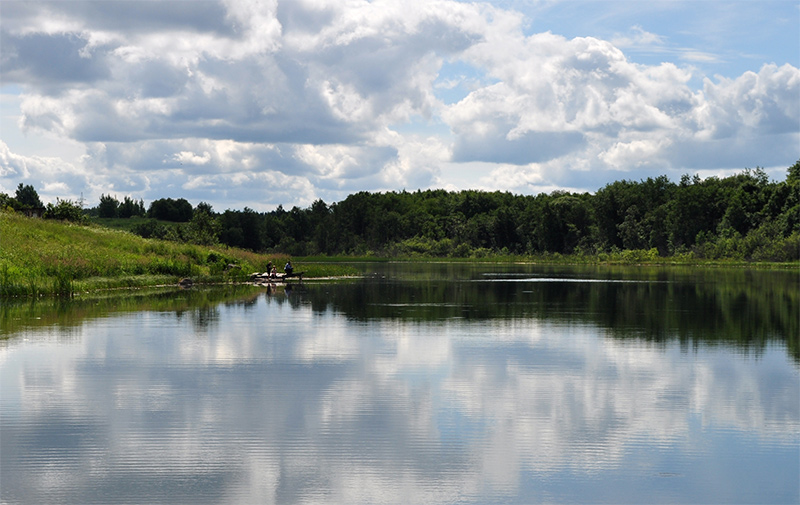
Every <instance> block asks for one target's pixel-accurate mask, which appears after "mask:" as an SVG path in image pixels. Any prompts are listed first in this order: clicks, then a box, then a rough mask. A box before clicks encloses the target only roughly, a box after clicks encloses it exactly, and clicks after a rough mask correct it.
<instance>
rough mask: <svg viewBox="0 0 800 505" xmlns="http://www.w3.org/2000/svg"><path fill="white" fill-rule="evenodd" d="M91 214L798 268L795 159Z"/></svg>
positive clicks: (238, 229) (347, 245)
mask: <svg viewBox="0 0 800 505" xmlns="http://www.w3.org/2000/svg"><path fill="white" fill-rule="evenodd" d="M20 186H22V185H20ZM6 199H8V197H6ZM2 203H3V202H2V201H0V204H2ZM1 206H2V205H0V207H1ZM122 209H125V210H124V211H123V210H122ZM112 211H113V212H112ZM90 213H93V214H96V215H98V216H103V217H129V216H143V217H149V218H152V219H151V220H147V221H144V222H142V223H141V224H139V225H137V226H136V227H135V228H134V230H133V231H134V232H135V233H138V234H139V235H142V236H145V237H156V238H163V239H168V240H176V241H186V242H194V243H202V244H215V243H219V244H225V245H228V246H232V247H239V248H243V249H249V250H252V251H256V252H282V253H287V254H290V255H294V256H309V255H339V254H345V255H369V254H373V255H378V256H408V255H412V256H413V255H423V256H432V257H483V256H488V255H493V254H501V255H552V254H560V255H568V254H587V255H597V254H603V253H613V252H622V251H639V252H642V253H644V254H645V255H647V256H649V257H654V256H671V255H682V254H691V255H694V256H695V257H700V258H711V259H714V258H740V259H748V260H771V261H791V260H797V259H800V161H798V162H797V163H795V164H794V165H793V166H791V167H789V168H788V170H787V176H786V179H785V180H784V181H779V182H778V181H770V180H769V177H768V176H767V174H766V173H765V172H764V171H763V170H762V169H760V168H756V169H754V170H750V169H745V170H744V171H742V172H741V173H738V174H736V175H732V176H729V177H724V178H718V177H708V178H706V179H701V178H700V177H699V176H697V175H695V176H693V177H691V176H689V175H684V176H683V177H681V179H680V181H679V182H677V183H675V182H671V181H670V180H669V179H668V178H667V177H666V176H660V177H656V178H647V179H645V180H641V181H629V180H621V181H616V182H613V183H610V184H607V185H606V186H604V187H603V188H601V189H599V190H597V191H596V192H595V193H594V194H591V193H571V192H567V191H554V192H552V193H549V194H545V193H541V194H538V195H514V194H511V193H508V192H500V191H495V192H487V191H476V190H465V191H456V192H452V191H445V190H441V189H437V190H425V191H422V190H418V191H415V192H408V191H399V192H398V191H390V192H383V193H370V192H365V191H362V192H359V193H355V194H352V195H349V196H348V197H347V198H345V199H344V200H343V201H341V202H338V203H332V204H327V203H325V202H324V201H322V200H317V201H315V202H314V203H313V204H312V205H311V206H310V207H308V208H299V207H296V206H295V207H292V208H291V209H290V210H286V209H284V208H283V207H282V206H279V207H278V208H277V209H276V210H274V211H270V212H256V211H254V210H252V209H250V208H247V207H246V208H245V209H244V210H226V211H224V212H219V213H218V212H215V211H214V210H213V209H212V207H211V206H210V205H209V204H207V203H200V204H199V205H198V206H197V207H194V208H193V207H192V206H191V204H190V203H189V202H188V201H186V200H185V199H182V198H181V199H177V200H173V199H170V198H164V199H160V200H156V201H154V202H152V203H151V204H150V206H149V208H148V210H147V211H146V212H145V210H144V203H143V202H142V201H139V202H138V203H137V202H134V201H133V200H131V199H130V198H128V197H126V198H125V199H124V200H123V202H119V201H117V200H116V199H115V198H114V197H111V196H106V195H103V196H102V197H101V202H100V205H98V207H97V208H95V209H91V210H90Z"/></svg>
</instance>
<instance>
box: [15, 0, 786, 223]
mask: <svg viewBox="0 0 800 505" xmlns="http://www.w3.org/2000/svg"><path fill="white" fill-rule="evenodd" d="M3 15H4V23H3V25H2V28H0V37H2V39H1V40H0V41H1V42H2V44H0V71H2V74H3V82H4V84H16V85H18V86H19V89H21V90H22V95H21V100H20V101H19V103H20V105H19V111H18V115H17V117H16V118H14V119H13V121H12V120H10V119H7V118H3V119H2V121H3V126H4V128H7V127H13V128H19V129H21V131H23V132H25V133H26V134H27V135H29V136H36V135H43V134H48V135H57V136H59V137H61V138H64V139H71V140H74V141H77V142H80V143H83V144H85V145H86V146H87V147H86V149H87V152H89V153H90V154H89V155H88V156H87V158H86V159H85V160H84V162H83V165H81V166H80V167H78V168H79V169H82V170H83V171H84V173H85V174H86V176H87V178H88V176H89V175H90V174H91V176H92V177H93V178H95V179H96V180H101V181H105V183H107V184H110V185H116V184H120V181H122V180H123V179H127V180H128V182H126V183H125V184H126V185H127V186H129V187H131V188H132V189H134V190H135V191H139V192H140V193H138V196H141V197H146V198H158V197H161V196H164V195H162V194H159V190H160V189H162V188H161V187H160V186H158V185H155V183H154V181H159V180H163V179H164V177H163V174H159V173H158V172H157V171H160V170H165V169H167V170H170V171H171V172H170V173H172V174H173V177H172V178H171V179H170V185H171V186H170V187H175V188H183V189H184V190H187V191H189V193H188V194H187V195H186V196H189V197H193V196H213V194H203V195H199V194H195V193H192V191H195V190H197V189H198V188H212V187H213V185H214V184H215V182H214V181H217V180H218V179H217V177H216V176H219V175H222V176H223V177H222V179H226V178H227V177H228V176H227V174H233V173H240V174H241V179H242V180H247V179H251V178H255V179H258V178H259V177H261V176H260V175H259V174H269V173H272V174H275V175H276V177H275V178H274V180H272V181H271V182H272V183H274V184H281V181H284V182H286V181H287V179H283V177H278V176H277V174H281V175H282V176H286V177H288V178H289V180H292V181H294V180H295V178H300V179H302V180H304V181H305V182H304V184H303V186H304V187H305V188H306V190H304V191H305V193H304V194H305V195H307V196H304V197H303V199H302V200H298V199H297V198H296V197H290V199H291V201H292V202H296V203H299V202H300V201H306V200H307V199H308V198H311V199H312V201H313V199H314V198H315V197H323V195H324V196H327V197H333V198H336V197H339V198H340V197H343V196H346V194H347V193H348V192H353V191H358V190H364V189H365V190H387V189H400V187H399V185H402V187H423V188H424V187H430V186H434V185H438V186H442V187H450V185H451V184H452V181H448V180H446V179H444V178H443V177H444V176H445V175H446V172H447V170H448V167H452V166H453V164H456V165H458V164H469V163H473V164H474V163H487V164H488V165H487V167H489V169H490V170H491V169H492V168H494V169H497V170H503V171H505V172H507V174H506V175H511V174H510V173H508V172H516V175H513V176H509V177H506V178H505V180H506V181H511V180H518V181H525V180H527V181H533V180H537V181H540V182H542V183H543V184H544V185H548V184H549V185H558V184H566V183H568V182H569V181H570V180H573V181H576V180H578V179H579V178H580V177H581V174H582V173H583V172H585V171H587V170H592V171H594V172H596V173H599V172H602V173H605V174H606V176H607V177H611V176H613V175H616V173H617V172H621V173H625V172H634V171H637V173H642V174H644V173H647V172H641V171H642V170H656V169H663V168H664V167H666V168H669V169H671V168H674V167H675V165H676V164H681V165H682V166H681V168H683V169H689V170H693V169H708V168H714V169H716V168H725V169H731V168H736V169H741V168H743V167H744V166H746V165H747V164H753V163H754V164H758V165H770V164H774V165H775V166H788V165H789V164H791V163H792V162H793V161H795V160H796V159H797V158H798V157H800V153H798V149H797V144H798V140H800V134H799V133H798V132H799V131H800V126H799V125H798V121H797V117H800V113H798V108H799V107H800V106H799V105H798V104H799V103H800V99H799V98H798V96H800V93H799V92H798V89H800V88H799V86H800V85H799V84H798V82H799V81H800V71H798V69H797V68H796V67H794V66H792V65H791V64H788V63H787V64H775V63H767V64H765V65H763V66H762V67H761V68H759V69H754V71H752V72H747V73H745V74H743V75H740V76H729V77H714V78H709V77H705V79H704V80H703V76H702V75H697V74H696V70H695V69H693V68H691V67H679V66H677V65H676V64H674V63H670V62H664V63H661V64H658V65H643V64H640V63H634V62H633V61H631V60H630V59H629V58H628V57H627V56H626V54H625V53H624V52H623V51H625V50H627V49H628V48H631V47H643V46H647V47H651V48H659V47H662V46H664V40H665V39H664V36H663V35H660V34H655V33H652V32H650V31H647V30H645V29H644V28H642V27H641V26H638V25H634V26H633V28H631V30H630V31H629V33H627V34H623V35H619V36H617V37H616V38H613V39H612V40H611V41H610V42H609V41H605V40H601V39H598V38H595V37H577V38H567V37H564V36H561V35H559V34H555V33H550V32H543V33H533V34H529V35H528V34H526V33H525V27H526V18H525V17H524V16H523V15H522V14H520V13H518V12H514V11H510V10H505V9H503V8H500V7H493V6H490V5H486V4H473V3H463V2H455V1H450V0H439V1H434V2H423V1H420V2H411V3H402V4H400V3H396V2H390V1H384V0H381V1H376V2H367V1H354V2H348V3H328V2H317V1H314V0H298V1H292V2H283V1H277V0H275V1H266V2H256V1H252V2H251V1H247V2H241V1H236V2H233V1H219V2H217V1H203V2H194V1H192V2H133V1H130V2H129V1H121V2H20V1H14V0H12V1H9V2H6V3H5V4H4V11H3ZM698 79H700V82H701V83H702V88H701V89H698V88H696V87H692V84H691V83H693V82H697V81H698ZM459 94H460V96H458V95H459ZM425 124H428V125H438V131H437V132H436V133H435V134H434V135H426V132H425V131H424V127H422V128H418V126H419V125H425ZM775 139H780V140H779V141H777V140H775ZM707 143H714V144H715V145H718V146H719V147H718V148H713V147H712V148H710V149H709V152H710V153H721V154H724V153H726V152H735V153H745V154H749V155H750V156H748V157H747V160H746V161H745V160H741V161H740V160H736V159H733V157H732V156H730V155H728V156H720V157H715V156H712V155H703V156H700V157H697V158H695V157H694V156H695V154H696V153H697V152H698V151H703V149H704V146H705V145H706V144H707ZM765 144H767V145H775V146H777V151H773V152H770V153H764V152H762V150H761V149H760V146H762V145H765ZM733 147H735V149H732V148H733ZM7 148H8V149H10V150H11V151H13V150H15V145H12V144H9V145H8V147H7ZM415 149H418V151H416V153H415ZM419 153H430V154H431V156H430V157H428V156H422V155H420V154H419ZM442 153H446V155H444V156H443V155H442ZM95 154H97V155H98V157H95ZM758 154H760V155H762V156H763V158H759V159H756V160H755V161H754V162H751V161H750V158H754V157H755V158H758V156H755V155H758ZM181 163H183V165H181ZM8 166H10V165H5V167H6V168H4V169H3V174H4V175H3V177H4V178H7V177H10V176H13V174H11V169H10V168H7V167H8ZM473 166H474V165H473ZM770 166H771V165H770ZM98 175H99V178H97V176H98ZM486 175H488V174H486ZM647 175H650V174H647ZM104 177H105V178H106V179H104ZM197 177H203V179H202V180H203V181H204V182H203V183H202V184H200V183H199V182H198V181H197V179H196V178H197ZM181 178H183V180H182V181H181ZM45 179H46V177H45ZM43 180H44V179H43ZM146 180H148V181H150V182H149V183H148V182H145V181H146ZM489 180H491V179H489ZM251 182H252V181H251ZM468 184H471V185H472V186H473V187H474V186H477V185H478V184H479V183H478V181H477V179H473V180H472V182H471V183H469V182H468ZM406 185H408V186H406ZM69 188H70V189H71V191H72V193H73V194H77V193H78V192H80V191H85V190H86V188H84V187H78V186H72V185H70V186H69ZM584 188H585V189H595V188H592V187H588V188H587V187H584ZM500 189H509V190H513V191H520V192H529V191H531V190H532V186H531V185H530V184H529V183H523V184H522V185H519V186H513V187H506V188H500ZM215 190H216V191H217V192H218V193H230V194H231V199H230V200H227V201H230V202H233V203H234V206H236V205H235V196H234V192H232V191H231V190H230V188H227V187H226V188H223V187H219V188H215ZM282 190H285V191H286V193H284V194H297V193H294V192H293V190H289V188H282ZM209 191H211V189H209ZM64 196H69V195H64ZM195 199H196V198H195ZM243 199H244V195H243ZM286 203H289V202H286ZM270 205H274V204H272V203H270V204H268V205H265V204H262V205H260V206H259V207H257V208H265V207H269V206H270ZM237 207H240V206H237Z"/></svg>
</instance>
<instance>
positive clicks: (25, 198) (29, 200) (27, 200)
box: [15, 183, 44, 209]
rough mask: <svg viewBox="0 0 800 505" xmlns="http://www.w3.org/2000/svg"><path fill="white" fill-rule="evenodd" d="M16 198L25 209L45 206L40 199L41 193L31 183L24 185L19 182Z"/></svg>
mask: <svg viewBox="0 0 800 505" xmlns="http://www.w3.org/2000/svg"><path fill="white" fill-rule="evenodd" d="M15 199H16V200H17V202H18V203H19V204H20V207H21V208H23V209H39V208H42V207H44V204H43V203H42V201H41V200H40V199H39V194H38V193H37V192H36V190H35V189H34V188H33V186H31V185H30V184H28V185H26V186H23V185H22V183H19V186H17V192H16V196H15Z"/></svg>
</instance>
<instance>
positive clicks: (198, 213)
mask: <svg viewBox="0 0 800 505" xmlns="http://www.w3.org/2000/svg"><path fill="white" fill-rule="evenodd" d="M219 231H220V224H219V221H218V220H217V218H216V217H214V211H213V210H212V208H211V205H209V204H207V203H205V202H200V203H199V204H198V205H197V207H196V208H195V209H194V214H193V215H192V220H191V221H189V225H188V230H187V236H188V239H189V241H190V242H192V243H195V244H200V245H213V244H216V243H218V242H219Z"/></svg>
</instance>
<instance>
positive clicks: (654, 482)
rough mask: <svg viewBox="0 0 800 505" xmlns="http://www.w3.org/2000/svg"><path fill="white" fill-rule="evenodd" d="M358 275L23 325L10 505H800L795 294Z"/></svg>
mask: <svg viewBox="0 0 800 505" xmlns="http://www.w3.org/2000/svg"><path fill="white" fill-rule="evenodd" d="M364 268H365V271H367V272H370V275H368V276H367V277H365V278H363V279H360V280H357V281H352V282H347V283H336V284H317V283H309V282H306V283H304V284H303V285H295V286H293V288H292V289H290V290H288V291H284V290H283V288H279V289H278V290H277V291H276V292H275V293H271V294H267V293H266V292H264V291H250V290H242V289H239V290H237V291H230V290H229V291H197V290H194V291H189V292H177V293H176V292H169V293H159V294H152V295H149V296H144V295H140V296H135V297H125V298H109V299H102V300H86V301H76V302H71V303H58V302H49V303H48V302H38V303H24V304H13V305H12V304H5V305H4V306H3V307H2V308H0V333H2V336H3V339H2V340H0V502H2V503H4V504H16V503H30V504H49V503H53V504H55V503H58V504H90V503H104V504H115V503H143V504H144V503H147V504H155V503H171V504H180V503H187V504H204V503H215V504H216V503H244V504H267V503H347V504H350V503H425V504H437V503H644V502H646V503H661V502H668V503H798V502H800V477H798V476H799V475H800V352H798V334H800V329H799V328H798V325H800V282H799V279H798V275H797V273H796V272H795V273H785V272H752V271H744V270H738V271H728V270H685V271H684V270H677V269H672V270H650V269H598V268H591V269H564V268H537V267H531V266H500V267H498V266H492V267H489V266H484V267H478V266H458V265H432V266H431V265H423V266H409V265H377V266H376V265H367V266H364Z"/></svg>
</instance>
